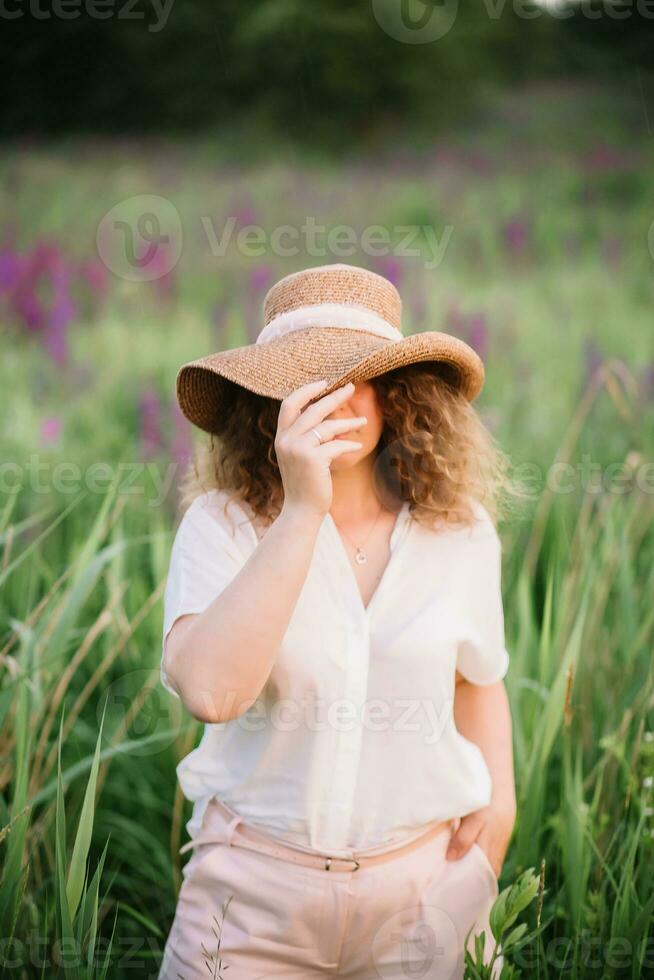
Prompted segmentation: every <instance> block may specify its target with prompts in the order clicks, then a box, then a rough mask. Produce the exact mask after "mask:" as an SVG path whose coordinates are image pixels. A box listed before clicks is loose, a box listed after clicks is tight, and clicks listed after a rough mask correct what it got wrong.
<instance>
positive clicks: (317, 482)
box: [275, 380, 367, 517]
mask: <svg viewBox="0 0 654 980" xmlns="http://www.w3.org/2000/svg"><path fill="white" fill-rule="evenodd" d="M326 384H327V382H326V381H325V380H321V381H312V382H309V384H305V385H302V386H301V387H300V388H296V389H295V391H293V392H291V394H290V395H288V396H287V397H286V398H284V400H283V401H282V404H281V408H280V410H279V418H278V421H277V434H276V436H275V452H276V454H277V462H278V463H279V469H280V472H281V477H282V483H283V486H284V503H285V505H289V506H291V507H293V508H294V509H295V508H296V507H297V508H300V509H302V510H306V511H312V512H315V514H317V515H319V516H321V517H323V516H324V515H325V514H326V513H327V512H328V511H329V508H330V507H331V504H332V477H331V470H330V466H331V462H332V460H333V459H336V457H338V456H344V455H345V454H346V453H351V452H356V451H357V450H358V449H361V446H362V445H363V443H361V442H356V441H353V440H351V439H335V438H334V436H337V435H339V434H340V433H342V432H349V431H350V430H351V429H359V428H361V426H363V425H365V424H366V421H367V420H366V418H365V416H359V417H356V418H343V419H326V416H327V415H329V414H330V412H333V411H334V410H335V409H336V408H338V406H339V405H341V404H342V403H343V402H345V401H347V399H348V398H351V397H352V393H353V392H354V385H353V384H352V383H350V384H347V385H345V386H344V387H342V388H337V389H336V391H332V392H330V393H329V395H325V396H324V398H319V399H317V401H315V402H313V404H311V405H310V406H309V407H308V408H304V406H305V405H306V404H307V402H309V401H310V400H311V399H312V398H315V397H316V392H319V391H320V389H321V388H323V387H325V385H326ZM303 409H304V410H303ZM313 429H316V430H317V431H318V432H319V433H320V437H321V440H322V441H321V443H320V444H319V443H318V437H317V436H316V433H315V432H313V431H312V430H313Z"/></svg>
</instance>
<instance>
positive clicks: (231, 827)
mask: <svg viewBox="0 0 654 980" xmlns="http://www.w3.org/2000/svg"><path fill="white" fill-rule="evenodd" d="M241 819H242V818H241V817H240V816H239V815H238V814H237V815H236V816H235V817H233V818H232V819H231V820H230V821H229V824H228V826H227V843H228V844H229V845H230V846H231V843H232V840H233V839H234V833H235V831H236V828H237V826H238V825H239V824H240V822H241Z"/></svg>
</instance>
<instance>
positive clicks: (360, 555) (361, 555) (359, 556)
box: [354, 548, 368, 565]
mask: <svg viewBox="0 0 654 980" xmlns="http://www.w3.org/2000/svg"><path fill="white" fill-rule="evenodd" d="M354 560H355V561H356V562H357V563H358V564H359V565H363V563H364V562H366V561H368V558H367V557H366V553H365V551H362V550H361V548H357V553H356V555H355V556H354Z"/></svg>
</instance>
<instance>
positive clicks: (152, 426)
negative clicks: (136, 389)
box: [138, 388, 162, 456]
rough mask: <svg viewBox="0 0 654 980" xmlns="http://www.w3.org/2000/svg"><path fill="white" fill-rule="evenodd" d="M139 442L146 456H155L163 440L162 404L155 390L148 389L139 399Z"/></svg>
mask: <svg viewBox="0 0 654 980" xmlns="http://www.w3.org/2000/svg"><path fill="white" fill-rule="evenodd" d="M138 408H139V440H140V444H141V451H142V453H143V455H144V456H155V455H156V454H157V452H158V451H159V449H160V447H161V444H162V438H161V404H160V402H159V396H158V395H157V392H156V391H155V390H154V388H146V389H145V391H144V392H143V393H142V395H141V397H140V399H139V406H138Z"/></svg>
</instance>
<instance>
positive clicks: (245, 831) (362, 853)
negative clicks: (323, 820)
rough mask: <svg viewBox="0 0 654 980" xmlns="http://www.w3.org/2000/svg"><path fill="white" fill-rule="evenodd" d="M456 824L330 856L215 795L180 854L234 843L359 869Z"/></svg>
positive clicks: (313, 863) (327, 866)
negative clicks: (264, 826)
mask: <svg viewBox="0 0 654 980" xmlns="http://www.w3.org/2000/svg"><path fill="white" fill-rule="evenodd" d="M213 813H217V814H219V816H220V818H222V820H220V821H219V825H218V827H213V826H212V822H213ZM205 825H206V826H205ZM453 826H454V821H453V820H443V821H439V822H437V823H434V824H432V825H431V826H430V827H429V828H428V829H427V830H426V831H424V832H420V833H418V834H417V835H414V836H413V837H410V838H408V839H407V840H404V841H392V842H390V843H385V844H380V845H375V846H373V847H368V848H362V849H351V850H350V855H351V856H347V855H343V854H341V855H330V854H329V853H327V852H324V851H321V850H316V849H315V848H309V847H306V846H305V845H302V844H298V843H295V842H293V841H287V840H283V839H282V838H280V837H276V836H275V835H273V834H269V833H267V832H266V831H263V830H261V829H259V828H257V827H254V826H253V825H252V824H248V823H247V822H246V821H245V820H244V819H243V817H241V815H240V814H238V813H236V812H235V811H234V810H232V808H231V807H229V806H228V805H227V804H226V803H223V802H222V800H219V799H218V797H215V796H214V797H213V798H212V799H211V800H210V801H209V803H208V804H207V810H206V811H205V815H204V819H203V822H202V828H201V829H200V832H199V833H198V834H197V835H196V836H195V837H194V838H193V839H192V840H190V841H188V842H187V843H186V844H184V845H183V846H182V847H181V848H180V854H181V853H183V852H184V851H186V850H189V849H190V848H194V847H198V846H200V845H202V844H212V843H225V844H228V845H230V846H231V845H238V846H241V847H245V848H248V849H249V850H254V851H258V852H259V853H261V854H268V855H270V856H272V857H276V858H280V859H282V860H284V861H290V862H291V863H294V864H299V865H302V866H304V867H313V868H318V869H323V870H325V871H357V870H358V869H359V868H361V867H369V866H372V865H375V864H380V863H383V862H384V861H388V860H391V859H392V858H396V857H401V856H404V855H406V854H408V853H410V852H411V851H413V850H415V849H416V848H419V847H423V846H424V845H425V844H427V843H428V842H429V841H430V840H433V839H434V838H435V837H437V836H438V835H439V834H444V833H446V832H448V831H450V832H451V831H452V829H453Z"/></svg>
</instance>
